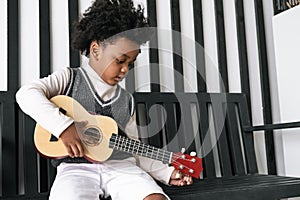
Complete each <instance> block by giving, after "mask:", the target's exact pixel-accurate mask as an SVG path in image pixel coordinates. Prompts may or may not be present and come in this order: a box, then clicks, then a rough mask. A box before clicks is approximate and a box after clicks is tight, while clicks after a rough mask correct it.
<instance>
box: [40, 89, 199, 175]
mask: <svg viewBox="0 0 300 200" xmlns="http://www.w3.org/2000/svg"><path fill="white" fill-rule="evenodd" d="M50 101H51V102H52V103H54V104H55V105H56V106H57V107H58V108H59V110H60V112H62V113H63V114H65V115H67V116H69V117H71V118H72V119H73V120H74V121H75V122H82V121H84V122H85V124H84V126H82V125H76V123H75V125H76V128H77V132H78V134H79V137H80V139H81V141H82V144H83V146H84V157H85V158H86V159H87V160H89V161H91V162H94V163H99V162H104V161H105V160H107V159H108V158H109V157H110V156H111V154H112V152H113V150H114V149H115V150H119V151H123V152H127V153H131V154H135V155H139V156H143V157H148V158H151V159H154V160H159V161H161V162H163V163H166V164H171V165H173V166H174V168H175V169H177V170H179V171H181V172H182V173H184V174H187V175H190V176H192V177H194V178H199V176H200V173H201V172H202V170H203V168H202V159H201V158H198V157H196V156H195V155H193V154H191V155H188V154H183V153H182V152H179V153H173V152H170V151H166V150H164V149H160V148H156V147H153V146H150V145H147V144H144V143H142V142H140V141H138V140H133V139H130V138H127V137H124V136H120V135H118V125H117V123H116V122H115V121H114V120H113V119H112V118H110V117H107V116H102V115H92V114H90V113H89V112H87V111H86V110H85V109H84V108H83V106H82V105H81V104H80V103H78V102H77V101H76V100H74V99H73V98H71V97H68V96H64V95H58V96H55V97H53V98H51V99H50ZM34 144H35V147H36V149H37V151H38V152H39V153H40V154H41V155H42V156H44V157H46V158H51V159H53V158H54V159H60V158H64V157H68V152H67V150H66V148H65V146H64V144H63V142H62V141H61V139H59V138H58V139H57V138H55V137H54V136H53V135H52V134H51V133H50V132H48V131H47V130H45V129H44V128H43V127H41V126H40V125H39V124H36V127H35V131H34Z"/></svg>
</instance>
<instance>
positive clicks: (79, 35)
mask: <svg viewBox="0 0 300 200" xmlns="http://www.w3.org/2000/svg"><path fill="white" fill-rule="evenodd" d="M74 26H75V27H74V28H75V29H74V34H73V38H72V47H73V48H74V49H77V50H79V51H80V52H81V53H82V54H85V55H88V54H89V48H90V44H91V42H93V41H98V42H104V41H105V42H110V43H112V42H113V41H114V40H115V39H116V38H120V37H125V38H128V39H130V40H131V41H134V42H136V43H137V44H139V45H141V44H143V43H145V42H147V41H148V40H149V39H150V35H149V33H147V31H145V29H143V28H145V27H150V23H149V20H148V19H147V18H146V17H145V16H144V9H143V8H142V7H141V5H138V6H137V8H136V7H134V4H133V2H132V1H131V0H95V2H94V3H93V4H92V5H91V7H89V8H88V9H87V10H86V11H85V13H84V14H83V17H82V18H81V19H80V20H78V21H77V22H75V23H74ZM126 33H127V34H126ZM128 33H129V34H128Z"/></svg>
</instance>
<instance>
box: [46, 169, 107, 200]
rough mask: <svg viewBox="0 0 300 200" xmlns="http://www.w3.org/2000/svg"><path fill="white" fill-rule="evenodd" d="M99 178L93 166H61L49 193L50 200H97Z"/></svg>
mask: <svg viewBox="0 0 300 200" xmlns="http://www.w3.org/2000/svg"><path fill="white" fill-rule="evenodd" d="M102 194H103V192H102V191H101V190H100V176H99V173H98V171H97V169H96V168H95V166H93V164H62V165H61V166H59V167H58V172H57V176H56V178H55V181H54V183H53V186H52V188H51V192H50V198H49V199H50V200H57V199H64V200H99V195H102Z"/></svg>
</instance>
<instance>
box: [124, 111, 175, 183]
mask: <svg viewBox="0 0 300 200" xmlns="http://www.w3.org/2000/svg"><path fill="white" fill-rule="evenodd" d="M125 131H126V133H127V135H128V137H130V138H131V139H136V140H138V130H137V124H136V114H135V113H134V114H133V116H132V117H131V118H130V121H129V122H128V123H127V125H126V128H125ZM135 158H136V161H137V164H138V165H139V167H141V168H142V169H143V170H144V171H146V172H148V173H149V174H150V175H151V176H152V177H153V178H154V179H156V180H158V181H160V182H162V183H164V184H169V181H170V177H171V174H172V172H173V171H174V167H173V166H169V165H168V164H163V163H162V162H160V161H157V160H153V159H150V158H146V157H142V156H138V155H136V156H135Z"/></svg>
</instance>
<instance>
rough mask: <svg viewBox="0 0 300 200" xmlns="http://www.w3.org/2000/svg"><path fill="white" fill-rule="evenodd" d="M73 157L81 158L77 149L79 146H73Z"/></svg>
mask: <svg viewBox="0 0 300 200" xmlns="http://www.w3.org/2000/svg"><path fill="white" fill-rule="evenodd" d="M71 149H72V152H73V156H75V157H78V156H79V149H78V148H77V145H72V146H71Z"/></svg>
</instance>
